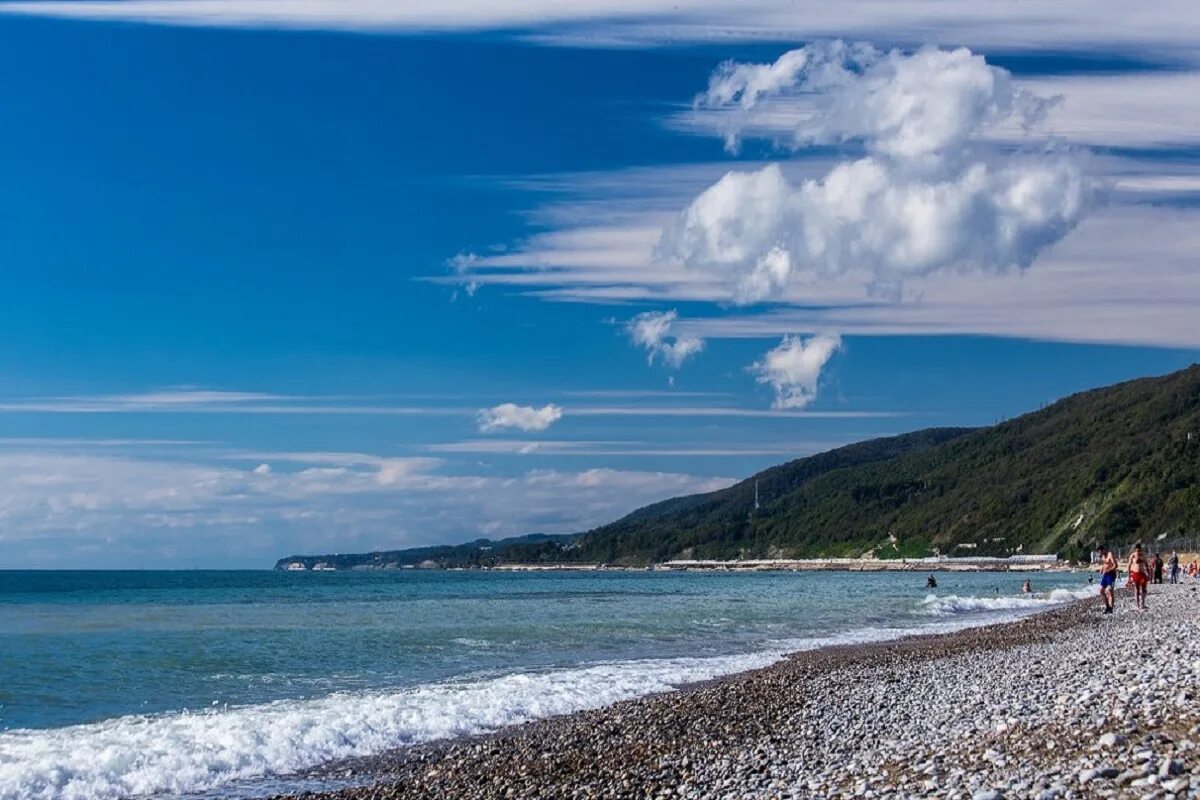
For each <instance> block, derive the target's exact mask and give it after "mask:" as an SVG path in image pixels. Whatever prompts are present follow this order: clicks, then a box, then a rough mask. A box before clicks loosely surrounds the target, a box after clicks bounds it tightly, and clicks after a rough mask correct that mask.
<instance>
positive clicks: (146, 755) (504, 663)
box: [0, 571, 1083, 800]
mask: <svg viewBox="0 0 1200 800" xmlns="http://www.w3.org/2000/svg"><path fill="white" fill-rule="evenodd" d="M924 577H925V576H924V575H923V574H916V573H894V574H881V573H795V574H792V573H659V572H606V573H571V572H546V573H499V572H425V571H401V572H377V573H332V572H326V573H285V572H265V571H264V572H0V799H2V800H9V798H12V799H13V800H16V798H22V800H24V798H43V797H44V798H58V797H68V796H71V797H79V798H97V800H101V799H102V798H110V797H121V796H130V795H161V796H170V795H178V794H189V793H193V792H198V791H210V792H216V793H218V794H220V793H221V792H222V791H228V792H229V793H231V794H237V793H239V792H244V791H251V790H252V786H253V783H254V781H255V780H256V779H257V778H258V777H259V776H262V775H270V774H275V775H278V774H284V773H289V772H293V771H295V770H303V769H305V768H307V767H311V766H314V765H317V764H319V763H321V762H322V761H325V760H328V759H333V758H338V757H344V756H346V755H356V754H365V753H369V752H374V751H378V750H380V749H384V748H386V747H391V746H403V745H405V744H409V743H413V742H419V741H427V740H430V739H435V738H441V737H444V736H452V735H458V734H463V733H470V732H475V731H480V730H487V729H491V728H494V727H496V726H498V725H501V724H505V723H509V722H515V721H521V720H524V719H531V718H535V717H539V716H545V715H547V714H554V713H565V712H568V711H572V710H576V709H578V708H586V707H592V706H595V705H600V704H603V703H606V702H612V701H615V700H619V699H623V698H625V697H632V696H637V695H639V694H644V693H646V692H648V691H656V690H661V689H664V688H669V687H670V686H672V685H677V684H678V683H681V682H685V681H688V680H695V679H703V678H707V677H713V676H715V675H719V674H724V673H727V672H732V671H737V670H739V669H746V668H751V667H755V666H761V665H763V664H766V663H770V662H771V661H773V660H776V659H778V658H779V657H780V655H781V654H782V653H783V652H786V651H789V650H795V649H800V648H804V647H810V646H817V645H820V644H826V643H833V642H839V641H862V640H870V639H879V638H887V637H892V636H896V635H901V634H902V633H904V632H908V631H911V630H922V629H946V628H952V627H962V626H964V625H969V624H979V623H982V622H986V621H992V620H998V619H1001V618H1008V617H1011V616H1014V615H1019V614H1021V613H1027V612H1029V611H1032V610H1036V609H1038V608H1042V607H1045V606H1046V605H1048V604H1050V603H1053V602H1061V601H1063V600H1065V599H1067V597H1068V595H1067V594H1066V592H1065V591H1062V590H1067V589H1069V590H1072V591H1079V590H1080V589H1081V584H1082V583H1083V581H1082V580H1081V579H1080V578H1079V577H1078V576H1073V575H1065V576H1060V577H1057V578H1054V579H1050V578H1045V579H1043V578H1040V577H1039V578H1035V581H1036V582H1037V583H1038V585H1037V587H1036V588H1037V589H1038V590H1039V594H1038V595H1036V596H1035V597H1032V598H1031V597H1024V596H1021V595H1020V584H1021V582H1022V580H1023V577H1022V576H1020V575H1017V574H1013V575H1005V574H943V575H942V576H941V577H940V578H939V581H940V584H941V585H940V587H939V588H938V589H937V590H936V592H934V593H932V594H930V593H928V592H927V591H926V590H925V588H924ZM1052 589H1058V590H1060V591H1058V592H1054V593H1051V590H1052ZM123 751H128V752H123ZM248 787H250V788H248Z"/></svg>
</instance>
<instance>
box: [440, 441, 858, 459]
mask: <svg viewBox="0 0 1200 800" xmlns="http://www.w3.org/2000/svg"><path fill="white" fill-rule="evenodd" d="M842 444H848V442H847V441H844V440H840V439H839V440H819V441H818V440H813V441H786V442H771V443H768V444H738V445H713V444H711V443H710V444H700V443H695V444H664V443H661V442H648V441H629V442H621V441H616V442H606V441H586V440H585V441H542V440H537V439H527V440H514V439H468V440H465V441H461V442H445V443H442V444H434V445H429V446H428V447H427V448H426V449H428V450H429V451H430V452H434V453H470V454H480V455H513V456H589V457H591V456H611V457H617V456H620V457H648V458H668V457H670V458H706V457H707V458H730V457H734V456H739V457H744V456H788V457H790V458H799V457H801V456H806V455H812V454H813V453H819V452H821V451H823V450H828V449H830V448H832V447H837V446H839V445H842Z"/></svg>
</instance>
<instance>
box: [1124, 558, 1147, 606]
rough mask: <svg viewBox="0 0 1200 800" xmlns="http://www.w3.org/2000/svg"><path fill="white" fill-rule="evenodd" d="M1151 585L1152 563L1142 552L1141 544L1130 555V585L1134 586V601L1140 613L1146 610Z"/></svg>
mask: <svg viewBox="0 0 1200 800" xmlns="http://www.w3.org/2000/svg"><path fill="white" fill-rule="evenodd" d="M1148 583H1150V561H1149V560H1148V559H1147V558H1146V554H1145V553H1143V552H1142V545H1141V544H1140V543H1138V544H1135V545H1134V546H1133V552H1132V553H1130V554H1129V584H1130V585H1131V586H1133V600H1134V604H1135V605H1136V606H1137V609H1138V611H1145V610H1146V584H1148Z"/></svg>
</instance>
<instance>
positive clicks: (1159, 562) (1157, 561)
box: [1154, 553, 1163, 583]
mask: <svg viewBox="0 0 1200 800" xmlns="http://www.w3.org/2000/svg"><path fill="white" fill-rule="evenodd" d="M1162 579H1163V559H1162V554H1161V553H1155V554H1154V582H1155V583H1162Z"/></svg>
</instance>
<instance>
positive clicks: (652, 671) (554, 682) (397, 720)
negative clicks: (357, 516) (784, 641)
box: [0, 653, 780, 800]
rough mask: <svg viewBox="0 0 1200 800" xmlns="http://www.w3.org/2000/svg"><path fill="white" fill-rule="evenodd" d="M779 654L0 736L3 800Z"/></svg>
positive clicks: (352, 747) (327, 744) (363, 746)
mask: <svg viewBox="0 0 1200 800" xmlns="http://www.w3.org/2000/svg"><path fill="white" fill-rule="evenodd" d="M779 657H780V654H779V653H755V654H749V655H738V656H727V657H718V658H690V659H659V660H648V661H631V662H621V663H613V664H601V665H596V666H590V667H582V668H578V669H568V670H558V671H554V672H543V673H525V674H516V675H507V676H504V677H500V678H494V679H490V680H485V681H476V682H460V683H454V682H449V683H441V684H435V685H427V686H422V687H417V688H413V689H409V690H405V691H394V692H364V693H343V694H334V695H330V696H328V697H324V698H321V699H317V700H304V701H280V702H275V703H268V704H263V705H254V706H244V707H240V708H230V709H221V710H213V711H211V712H205V713H196V714H168V715H160V716H126V717H119V718H116V719H112V720H107V721H105V722H100V723H95V724H89V725H74V726H71V727H66V728H57V729H52V730H20V731H10V732H6V733H0V798H3V800H42V799H45V800H50V799H51V798H54V799H55V800H57V799H59V798H61V799H62V800H102V799H105V798H118V797H128V796H131V795H134V796H136V795H148V794H155V793H182V792H195V791H199V790H204V789H208V788H212V787H215V786H218V785H220V784H222V783H226V782H228V781H231V780H237V779H245V778H251V777H256V776H260V775H266V774H271V773H286V772H292V771H295V770H299V769H303V768H306V767H310V766H314V765H316V764H320V763H323V762H326V761H330V760H334V759H339V758H345V757H348V756H357V755H367V754H370V753H376V752H379V751H381V750H385V749H387V748H390V747H397V746H404V745H409V744H415V743H418V742H424V741H429V740H432V739H441V738H446V737H450V736H460V735H463V734H469V733H478V732H481V731H486V730H493V729H496V728H499V727H501V726H504V725H510V724H514V723H519V722H524V721H527V720H531V719H535V718H539V717H546V716H551V715H554V714H563V713H567V712H571V711H578V710H582V709H588V708H597V707H600V706H604V705H608V704H610V703H615V702H617V701H619V700H626V699H629V698H633V697H638V696H640V695H644V694H648V693H651V692H658V691H665V690H668V689H671V688H673V687H675V686H678V685H679V684H681V683H687V682H692V681H699V680H707V679H709V678H713V677H716V676H718V675H723V674H727V673H730V672H737V671H741V670H746V669H753V668H755V667H761V666H765V665H766V664H769V663H771V662H773V661H775V660H777V659H778V658H779Z"/></svg>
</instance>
